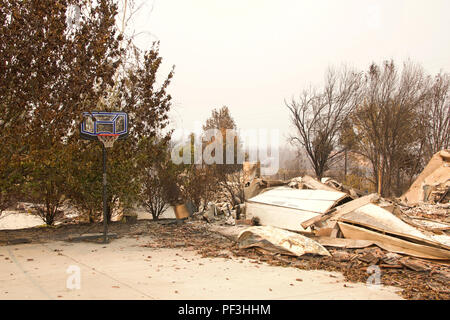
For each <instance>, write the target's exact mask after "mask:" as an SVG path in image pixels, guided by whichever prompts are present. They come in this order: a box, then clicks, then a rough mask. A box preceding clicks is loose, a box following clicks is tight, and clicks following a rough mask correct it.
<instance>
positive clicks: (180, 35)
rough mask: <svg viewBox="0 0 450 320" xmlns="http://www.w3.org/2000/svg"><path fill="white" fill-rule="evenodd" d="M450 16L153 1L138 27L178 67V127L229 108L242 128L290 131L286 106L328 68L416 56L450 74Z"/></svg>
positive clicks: (408, 5)
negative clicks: (214, 111) (287, 101)
mask: <svg viewBox="0 0 450 320" xmlns="http://www.w3.org/2000/svg"><path fill="white" fill-rule="evenodd" d="M152 4H153V10H151V7H152ZM150 11H151V13H150ZM449 13H450V1H448V0H431V1H425V0H421V1H415V0H405V1H403V0H397V1H395V0H393V1H370V0H368V1H363V0H348V1H347V0H329V1H325V0H324V1H320V0H319V1H318V0H314V1H312V0H311V1H310V0H279V1H275V0H220V1H219V0H155V1H151V0H148V1H146V6H145V7H144V8H143V9H142V11H141V12H140V14H139V17H138V23H137V24H136V30H137V31H144V30H146V31H150V32H151V33H152V35H153V37H151V38H149V37H140V38H138V43H139V45H140V46H142V47H146V45H147V46H148V44H149V42H150V40H152V39H153V40H160V41H161V55H162V57H163V59H164V70H163V72H166V73H167V71H168V70H169V68H170V67H171V65H176V71H175V77H174V80H173V82H172V84H171V87H170V93H171V94H172V96H173V105H174V106H173V112H172V118H173V121H174V123H175V124H176V125H177V126H182V127H184V128H185V129H187V130H190V129H193V127H194V123H195V121H200V122H202V123H203V122H204V121H205V120H206V118H207V117H208V116H209V115H210V113H211V110H212V108H216V107H220V106H222V105H227V106H228V107H229V108H230V110H231V113H232V115H233V117H234V118H235V120H236V122H237V125H238V126H239V127H240V128H253V129H255V128H261V127H262V128H268V129H273V128H275V129H280V130H281V131H282V134H285V133H286V132H287V130H288V128H289V126H290V123H289V118H288V113H287V110H286V108H285V106H284V102H283V101H284V99H290V98H291V97H292V96H296V95H298V94H299V93H300V92H301V91H302V90H303V89H304V88H306V87H307V86H309V84H310V83H311V84H313V85H320V83H321V82H322V79H323V76H324V72H325V70H326V68H327V67H328V66H330V65H337V66H338V65H340V64H342V63H346V64H349V65H350V66H353V67H356V68H358V69H367V67H368V66H369V64H370V63H371V62H372V61H375V62H377V63H379V62H381V61H382V60H385V59H391V58H393V59H394V60H395V61H396V62H398V63H401V62H403V61H404V60H406V59H408V58H409V59H411V60H413V61H415V62H418V63H421V64H422V65H423V66H424V68H425V70H426V71H428V72H429V73H432V74H434V73H437V72H439V70H441V69H443V70H444V71H447V72H448V71H450V41H449V40H450V36H449V31H450V18H449Z"/></svg>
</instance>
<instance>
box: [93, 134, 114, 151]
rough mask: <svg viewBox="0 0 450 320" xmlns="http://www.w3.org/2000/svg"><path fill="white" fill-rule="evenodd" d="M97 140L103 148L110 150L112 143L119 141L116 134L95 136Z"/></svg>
mask: <svg viewBox="0 0 450 320" xmlns="http://www.w3.org/2000/svg"><path fill="white" fill-rule="evenodd" d="M97 137H98V140H100V142H101V143H103V145H104V146H105V148H112V146H113V145H114V142H116V140H117V139H119V135H118V134H99V135H97Z"/></svg>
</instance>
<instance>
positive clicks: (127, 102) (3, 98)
mask: <svg viewBox="0 0 450 320" xmlns="http://www.w3.org/2000/svg"><path fill="white" fill-rule="evenodd" d="M73 7H75V8H79V9H80V10H79V12H80V16H79V20H77V21H72V22H76V23H75V24H72V23H70V21H69V20H70V19H68V16H67V13H68V12H69V11H70V10H69V9H70V8H73ZM117 14H118V9H117V4H116V2H115V1H113V0H99V1H95V2H91V1H87V0H67V1H65V0H57V1H55V0H52V1H50V0H30V1H21V0H8V1H4V2H2V5H1V6H0V55H1V56H2V63H1V64H0V73H1V74H0V108H1V110H0V111H1V113H0V129H1V130H2V135H1V136H0V178H1V183H0V188H1V189H0V202H1V203H0V209H1V208H4V207H6V206H8V205H9V204H10V203H11V202H12V201H14V200H15V199H19V198H22V199H23V198H26V199H30V200H31V201H34V202H37V203H41V204H42V210H40V214H41V216H42V217H43V219H44V221H45V222H46V223H48V224H52V223H53V222H54V220H55V218H56V216H57V214H58V212H59V210H58V209H59V207H60V205H61V203H62V201H63V200H65V199H67V198H68V199H70V200H71V202H72V204H74V205H75V206H76V207H78V208H79V209H81V210H82V211H83V212H84V213H86V215H88V216H89V219H90V220H91V221H93V220H96V219H97V217H98V215H99V213H100V212H101V205H102V202H101V196H102V192H101V190H102V188H101V183H102V181H101V179H102V174H101V172H102V157H101V152H102V149H101V144H100V143H95V142H91V141H89V142H88V141H80V140H79V135H78V127H79V124H80V121H81V119H82V113H83V112H85V111H101V110H106V111H113V110H116V111H119V110H121V111H125V112H128V114H129V118H130V124H131V128H130V136H129V139H128V140H127V141H124V142H120V143H116V144H115V146H114V148H113V149H110V150H108V165H107V171H108V182H109V185H108V212H109V218H110V216H111V208H112V206H113V205H114V204H115V203H117V202H120V205H121V206H122V207H128V206H131V205H133V203H135V202H136V201H137V200H138V196H139V194H140V193H141V191H142V190H141V187H140V182H141V181H142V176H143V174H144V172H145V170H147V169H148V168H150V167H152V166H153V165H154V164H155V162H157V161H163V160H162V159H160V158H155V157H153V154H154V153H155V152H160V151H161V149H158V148H159V147H156V144H155V143H154V141H159V140H161V141H162V142H164V143H166V142H167V141H168V139H170V131H167V130H165V129H166V127H167V125H168V115H167V114H168V111H169V109H170V100H171V97H170V95H169V94H168V93H167V87H168V85H169V83H170V80H171V78H172V76H173V70H172V71H171V72H170V73H169V75H168V76H167V78H166V80H164V81H163V83H162V84H161V85H160V86H158V85H157V79H156V76H157V71H158V69H159V67H160V65H161V62H162V58H161V57H160V56H159V46H158V44H157V43H155V44H154V45H153V47H152V48H151V50H149V51H148V52H144V53H143V55H142V57H141V56H140V55H139V52H138V50H136V48H135V47H134V46H122V45H121V41H122V39H123V34H122V33H121V32H118V30H117V27H116V22H117V19H116V18H117ZM127 41H128V42H129V41H130V39H127ZM121 48H123V49H121ZM128 48H133V52H134V53H133V55H128V54H126V53H125V52H124V51H126V50H127V49H128ZM130 56H132V57H134V58H135V59H136V60H135V61H133V63H130V61H127V60H126V59H127V58H129V57H130ZM163 131H165V133H164V132H163ZM164 143H163V144H164Z"/></svg>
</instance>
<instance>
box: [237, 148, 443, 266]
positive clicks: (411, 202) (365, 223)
mask: <svg viewBox="0 0 450 320" xmlns="http://www.w3.org/2000/svg"><path fill="white" fill-rule="evenodd" d="M449 161H450V152H449V151H447V150H443V151H441V152H438V153H436V154H435V155H434V156H433V158H432V159H431V160H430V163H429V164H428V165H427V166H426V168H425V169H424V171H423V172H422V173H421V174H420V175H419V177H418V178H417V179H416V181H415V182H414V183H413V185H412V186H411V188H410V189H409V190H408V191H407V192H406V193H405V194H404V195H403V196H402V197H401V198H400V199H395V200H389V199H384V198H382V197H380V196H379V195H378V194H369V195H364V194H363V193H362V192H360V191H359V190H355V189H352V188H349V187H347V186H344V185H342V184H340V183H339V182H337V181H336V180H333V179H330V178H325V179H322V181H318V180H316V179H314V178H312V177H310V176H304V177H297V178H294V179H291V180H290V181H287V182H282V181H267V180H264V179H254V180H253V181H251V182H249V183H248V184H247V186H246V190H245V192H246V203H245V212H246V219H247V220H258V221H259V223H260V224H261V225H263V226H271V227H275V228H281V229H286V230H289V231H293V232H296V233H300V234H301V235H303V236H307V237H309V238H310V239H312V240H314V241H317V243H319V244H321V245H322V246H324V247H327V248H340V249H349V248H352V249H362V248H367V247H371V246H376V247H378V248H380V249H383V250H385V251H386V252H388V253H390V256H391V258H392V257H394V255H402V256H404V257H415V258H421V259H430V260H435V261H447V262H448V261H450V236H449V231H450V220H449V213H450V203H449V200H448V199H447V197H448V191H449V185H450V166H449ZM254 228H255V227H253V228H250V229H249V230H248V231H246V232H256V231H251V230H259V229H254ZM272 233H273V231H272ZM288 238H289V237H287V238H286V241H288V240H287V239H288ZM266 240H267V241H269V240H268V239H266ZM269 242H271V241H269ZM388 260H389V259H388ZM391 260H392V259H391ZM374 261H375V260H374ZM402 261H404V260H402ZM377 262H378V263H382V264H386V263H387V262H385V261H384V262H383V261H382V259H381V260H380V259H378V260H377ZM411 263H412V262H409V264H411ZM387 264H389V263H387ZM392 265H396V266H399V265H401V266H405V264H402V263H400V264H398V263H397V262H396V263H394V264H392Z"/></svg>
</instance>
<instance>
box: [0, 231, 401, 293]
mask: <svg viewBox="0 0 450 320" xmlns="http://www.w3.org/2000/svg"><path fill="white" fill-rule="evenodd" d="M149 241H150V238H146V237H140V238H138V239H137V238H120V239H116V240H113V241H112V242H111V243H110V244H107V245H103V244H96V243H87V242H85V243H66V242H50V243H44V244H22V245H14V246H2V247H0V299H401V297H400V296H399V295H398V294H396V291H398V288H393V287H384V286H376V287H375V288H373V287H369V286H367V285H366V284H363V283H347V282H344V279H343V276H342V275H340V274H338V273H332V272H326V271H319V270H314V271H305V270H299V269H296V268H290V267H288V268H283V267H277V266H269V265H266V264H258V263H255V261H252V260H250V259H246V258H233V259H225V258H202V257H200V256H199V255H197V254H196V253H195V252H194V251H189V250H188V249H187V248H183V249H178V248H177V249H155V248H148V247H142V246H140V245H142V244H145V243H148V242H149ZM368 276H369V275H368Z"/></svg>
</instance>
